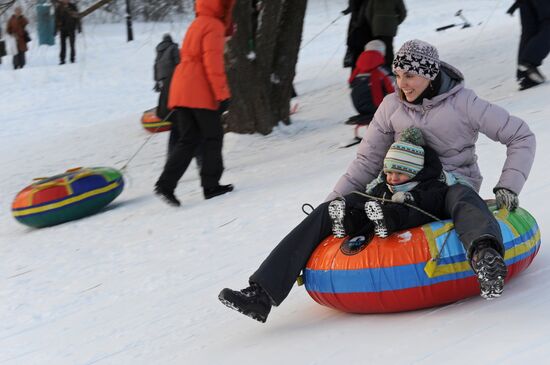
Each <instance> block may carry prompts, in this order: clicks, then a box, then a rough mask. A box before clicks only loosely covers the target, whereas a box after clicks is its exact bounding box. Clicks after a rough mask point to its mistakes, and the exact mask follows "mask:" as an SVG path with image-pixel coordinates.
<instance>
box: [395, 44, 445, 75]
mask: <svg viewBox="0 0 550 365" xmlns="http://www.w3.org/2000/svg"><path fill="white" fill-rule="evenodd" d="M440 64H441V62H440V61H439V54H438V53H437V49H436V48H435V47H434V46H432V45H431V44H429V43H426V42H424V41H421V40H418V39H413V40H410V41H406V42H405V43H404V44H403V45H402V46H401V48H400V49H399V51H397V54H396V55H395V58H394V59H393V64H392V70H393V72H394V73H395V71H396V70H401V71H405V72H409V73H412V74H416V75H418V76H421V77H424V78H426V79H429V80H432V81H433V80H434V79H435V78H436V76H437V74H438V73H439V66H440Z"/></svg>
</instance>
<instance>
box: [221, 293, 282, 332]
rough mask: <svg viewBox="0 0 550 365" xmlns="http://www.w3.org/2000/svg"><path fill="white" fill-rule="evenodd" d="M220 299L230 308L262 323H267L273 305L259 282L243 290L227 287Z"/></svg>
mask: <svg viewBox="0 0 550 365" xmlns="http://www.w3.org/2000/svg"><path fill="white" fill-rule="evenodd" d="M218 299H219V300H220V301H221V302H222V303H223V304H225V305H226V306H228V307H229V308H231V309H234V310H236V311H238V312H241V313H242V314H244V315H245V316H248V317H250V318H253V319H255V320H257V321H259V322H262V323H265V321H266V319H267V315H268V314H269V312H270V311H271V306H272V304H271V299H270V298H269V296H268V295H267V293H266V292H265V291H264V290H263V289H262V288H261V287H260V286H259V285H257V284H251V285H250V286H249V287H248V288H245V289H243V290H241V291H235V290H231V289H229V288H225V289H223V290H222V291H221V292H220V294H219V295H218Z"/></svg>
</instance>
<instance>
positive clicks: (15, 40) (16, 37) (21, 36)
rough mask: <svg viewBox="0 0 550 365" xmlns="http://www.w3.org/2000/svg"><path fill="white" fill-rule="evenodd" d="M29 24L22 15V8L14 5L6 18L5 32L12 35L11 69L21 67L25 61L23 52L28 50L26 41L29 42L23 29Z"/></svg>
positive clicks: (27, 35)
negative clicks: (9, 15) (9, 16)
mask: <svg viewBox="0 0 550 365" xmlns="http://www.w3.org/2000/svg"><path fill="white" fill-rule="evenodd" d="M27 24H29V21H28V20H27V18H25V17H24V16H23V10H21V7H20V6H16V7H15V10H14V13H13V15H12V16H11V18H10V19H9V20H8V27H7V29H6V31H7V33H8V34H9V35H10V36H11V37H12V45H13V46H12V48H13V50H12V51H13V69H14V70H17V69H20V68H23V67H24V66H25V64H26V63H27V62H26V60H25V52H27V51H28V47H27V43H28V42H30V40H31V39H30V37H29V33H28V32H27V30H26V29H25V28H26V27H27Z"/></svg>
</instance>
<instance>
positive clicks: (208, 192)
mask: <svg viewBox="0 0 550 365" xmlns="http://www.w3.org/2000/svg"><path fill="white" fill-rule="evenodd" d="M230 191H233V185H231V184H228V185H217V186H214V187H211V188H204V190H203V193H204V199H210V198H213V197H215V196H218V195H222V194H225V193H229V192H230Z"/></svg>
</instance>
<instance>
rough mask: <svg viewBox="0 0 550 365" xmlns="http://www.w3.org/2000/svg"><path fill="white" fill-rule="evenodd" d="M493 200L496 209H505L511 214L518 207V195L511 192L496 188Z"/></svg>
mask: <svg viewBox="0 0 550 365" xmlns="http://www.w3.org/2000/svg"><path fill="white" fill-rule="evenodd" d="M495 198H496V201H497V208H498V209H502V208H506V209H508V210H509V211H510V212H511V211H514V210H516V208H517V207H518V206H519V198H518V195H517V194H516V193H514V192H513V191H511V190H508V189H505V188H497V189H495Z"/></svg>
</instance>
